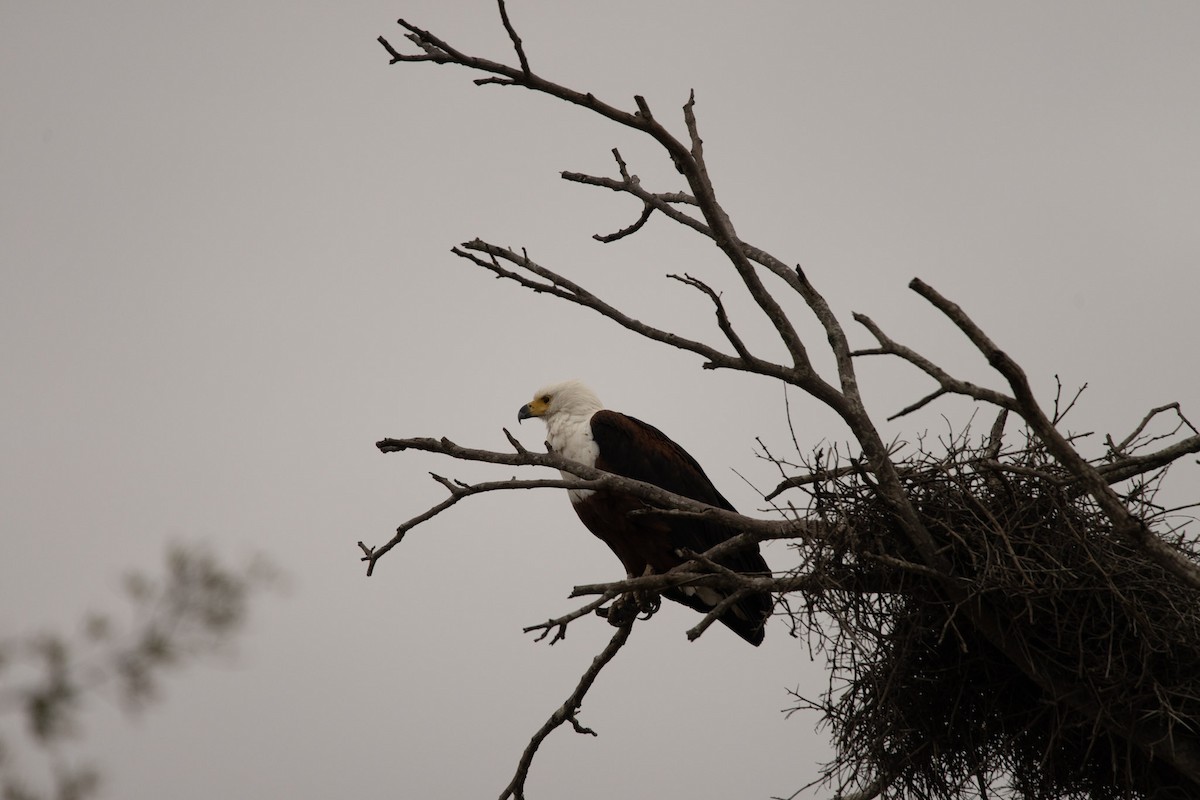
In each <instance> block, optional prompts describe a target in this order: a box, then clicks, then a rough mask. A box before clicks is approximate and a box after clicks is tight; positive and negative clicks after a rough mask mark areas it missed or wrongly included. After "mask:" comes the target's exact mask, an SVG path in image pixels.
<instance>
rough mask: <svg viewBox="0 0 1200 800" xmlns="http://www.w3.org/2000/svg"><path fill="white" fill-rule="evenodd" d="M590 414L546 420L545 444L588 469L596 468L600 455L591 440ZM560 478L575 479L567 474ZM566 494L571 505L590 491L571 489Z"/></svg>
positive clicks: (561, 416) (566, 415)
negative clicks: (569, 497)
mask: <svg viewBox="0 0 1200 800" xmlns="http://www.w3.org/2000/svg"><path fill="white" fill-rule="evenodd" d="M592 413H594V412H590V413H588V414H587V415H586V416H585V415H577V414H556V415H554V417H552V418H551V419H549V420H547V424H546V444H548V445H550V449H551V450H552V451H554V452H555V453H558V454H559V455H561V456H563V457H564V458H569V459H571V460H572V461H578V462H579V463H580V464H586V465H587V466H589V467H594V466H596V457H597V456H599V455H600V448H599V447H598V446H597V445H596V440H595V439H594V438H592ZM560 472H561V470H560ZM562 476H563V478H566V479H567V480H570V479H572V478H575V477H577V476H575V475H572V474H571V473H569V472H562ZM568 494H569V495H570V496H571V502H572V503H578V502H579V501H580V500H582V499H584V498H585V497H587V496H589V495H590V494H592V490H591V489H571V490H569V491H568Z"/></svg>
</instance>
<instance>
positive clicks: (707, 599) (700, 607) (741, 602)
mask: <svg viewBox="0 0 1200 800" xmlns="http://www.w3.org/2000/svg"><path fill="white" fill-rule="evenodd" d="M663 595H664V596H666V597H668V598H669V599H671V600H674V601H675V602H677V603H681V604H683V605H685V606H687V607H688V608H691V609H695V610H696V611H699V612H700V613H701V614H707V613H708V612H709V611H712V610H713V609H714V608H716V607H717V605H718V604H719V603H720V602H721V601H722V600H724V599H725V598H726V597H727V596H728V593H726V592H724V591H722V590H720V589H713V588H710V587H702V586H697V587H691V586H680V587H676V588H674V589H668V590H666V591H665V592H663ZM772 606H773V603H772V601H771V595H770V594H767V593H764V592H757V593H755V594H748V595H745V596H744V597H741V598H739V599H738V600H737V602H735V603H733V604H732V605H731V606H729V607H728V608H726V609H725V611H724V612H722V614H721V616H719V617H717V619H718V620H719V621H720V622H721V624H723V625H724V626H725V627H727V628H729V629H730V630H731V631H733V632H734V633H736V634H737V635H738V636H740V637H742V638H743V639H745V640H746V641H747V642H749V643H750V644H752V645H754V646H755V647H758V646H759V645H760V644H762V642H763V636H764V632H765V627H766V623H767V618H768V617H770V616H771V608H772Z"/></svg>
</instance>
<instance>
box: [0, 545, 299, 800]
mask: <svg viewBox="0 0 1200 800" xmlns="http://www.w3.org/2000/svg"><path fill="white" fill-rule="evenodd" d="M278 585H279V575H278V573H277V572H276V570H275V569H274V568H273V567H272V566H271V565H270V564H269V563H267V562H266V561H264V560H263V559H261V558H255V559H251V560H250V561H249V562H247V563H245V564H243V565H240V566H229V565H227V564H224V563H222V562H221V561H219V560H218V559H217V558H216V557H215V556H214V555H213V554H212V553H210V552H209V551H208V550H207V549H205V548H203V547H200V546H196V545H173V546H171V547H169V548H168V550H167V552H166V557H165V563H164V568H163V571H162V573H161V574H159V575H155V576H149V575H144V574H141V573H131V574H129V575H127V576H126V577H125V580H124V594H125V596H126V599H127V601H128V603H129V606H130V608H129V610H128V611H127V612H126V613H125V615H124V616H122V617H121V618H119V619H117V618H114V617H111V616H106V615H100V614H94V613H93V614H89V615H87V616H86V617H85V618H84V620H83V622H82V626H81V631H80V633H79V634H77V635H73V636H63V635H61V634H59V633H53V632H39V633H35V634H31V635H28V636H24V637H19V638H12V639H0V722H5V723H10V722H15V724H9V725H6V727H5V728H4V729H0V797H2V798H3V800H83V798H87V797H92V796H95V795H96V794H98V793H99V791H100V784H101V781H100V773H99V771H98V770H97V769H96V768H95V767H94V766H93V765H91V764H88V763H81V762H80V761H79V760H78V759H77V758H76V757H75V756H74V750H76V749H77V745H78V742H79V740H80V739H81V738H82V722H81V720H82V717H83V713H84V710H85V706H86V702H87V700H88V699H89V698H91V697H93V696H96V695H106V696H107V697H109V698H110V699H113V700H115V701H117V703H118V704H119V705H121V706H122V707H123V708H124V709H125V710H126V711H128V712H137V711H140V710H142V709H144V708H145V707H146V706H147V705H148V704H149V703H150V702H151V701H153V700H155V699H157V698H158V697H159V693H160V690H161V688H162V683H163V678H164V675H165V673H166V672H167V670H168V669H169V668H172V667H181V666H183V665H184V664H186V663H188V662H190V661H193V660H197V659H200V658H203V657H205V656H209V655H212V654H216V653H221V652H227V651H228V650H229V648H230V647H231V645H232V641H233V638H234V636H235V635H236V634H237V633H238V631H239V630H240V629H241V628H242V625H243V623H244V622H245V621H246V618H247V615H248V613H249V608H250V599H251V597H252V596H253V595H254V594H255V593H256V592H257V591H259V590H261V589H264V588H272V587H277V586H278ZM18 761H21V762H22V763H19V764H18V763H17V762H18ZM37 762H40V765H44V768H43V769H42V771H43V772H45V773H46V774H45V775H39V777H37V778H36V779H35V778H34V777H33V775H34V773H35V771H34V770H33V769H31V765H32V764H33V763H37Z"/></svg>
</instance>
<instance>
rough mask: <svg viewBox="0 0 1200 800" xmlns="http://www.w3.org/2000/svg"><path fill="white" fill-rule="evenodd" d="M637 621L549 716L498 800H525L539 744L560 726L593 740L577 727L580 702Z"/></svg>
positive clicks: (623, 629)
mask: <svg viewBox="0 0 1200 800" xmlns="http://www.w3.org/2000/svg"><path fill="white" fill-rule="evenodd" d="M635 621H636V617H634V618H631V619H629V620H627V621H626V622H625V623H624V624H622V625H621V626H620V627H619V628H617V631H616V633H614V634H613V636H612V639H610V640H609V642H608V644H607V645H606V646H605V648H604V649H603V650H601V651H600V653H599V654H598V655H597V656H596V657H595V658H594V659H592V663H591V666H589V667H588V668H587V670H586V671H585V672H584V673H583V677H582V678H580V679H579V684H578V685H577V686H576V687H575V691H573V692H571V694H570V695H568V697H567V699H566V700H565V701H563V704H562V705H561V706H559V707H558V709H557V710H556V711H555V712H554V713H553V714H551V715H550V719H548V720H546V722H545V724H543V725H542V727H540V728H538V730H537V733H535V734H534V735H533V738H532V739H530V740H529V745H528V746H527V747H526V748H525V752H523V753H522V754H521V760H520V761H519V762H518V763H517V772H516V774H515V775H513V779H512V781H510V782H509V784H508V786H506V787H505V788H504V791H503V792H501V793H500V800H506V798H510V797H511V798H513V800H524V797H525V781H526V779H528V777H529V767H530V766H531V765H532V764H533V757H534V755H536V754H537V751H538V748H539V747H541V746H542V742H544V741H545V740H546V737H547V736H549V735H550V734H551V733H553V732H554V729H555V728H557V727H558V726H560V725H562V724H563V723H564V722H570V723H571V725H572V726H573V727H574V728H575V731H576V732H577V733H588V734H591V735H592V736H595V735H596V732H595V731H592V730H589V729H587V728H583V727H582V726H581V725H580V724H579V719H578V716H577V715H578V714H579V709H580V708H581V707H582V706H583V699H584V697H585V696H586V695H587V693H588V690H589V689H591V688H592V684H593V683H595V682H596V678H597V677H599V675H600V671H601V670H603V669H604V667H605V666H606V665H607V664H608V662H610V661H612V660H613V658H615V657H616V655H617V653H618V652H620V650H621V648H622V647H624V646H625V642H627V641H628V640H629V633H630V631H631V630H632V629H633V623H634V622H635Z"/></svg>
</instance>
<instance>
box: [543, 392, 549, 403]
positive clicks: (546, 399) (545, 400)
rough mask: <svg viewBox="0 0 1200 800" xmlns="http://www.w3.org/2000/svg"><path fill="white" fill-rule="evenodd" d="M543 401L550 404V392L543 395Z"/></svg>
mask: <svg viewBox="0 0 1200 800" xmlns="http://www.w3.org/2000/svg"><path fill="white" fill-rule="evenodd" d="M542 402H543V403H545V404H546V405H550V395H548V394H544V395H542Z"/></svg>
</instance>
